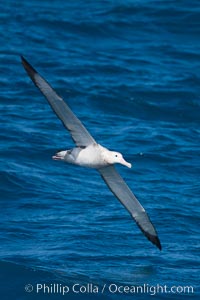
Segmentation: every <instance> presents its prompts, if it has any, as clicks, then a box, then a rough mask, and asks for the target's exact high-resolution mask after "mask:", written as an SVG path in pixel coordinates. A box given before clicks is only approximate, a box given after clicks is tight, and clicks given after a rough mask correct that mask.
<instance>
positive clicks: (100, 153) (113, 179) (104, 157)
mask: <svg viewBox="0 0 200 300" xmlns="http://www.w3.org/2000/svg"><path fill="white" fill-rule="evenodd" d="M21 59H22V64H23V66H24V68H25V70H26V72H27V74H28V75H29V77H30V78H31V79H32V81H33V83H34V84H35V85H36V87H37V88H38V89H39V90H40V91H41V93H42V94H43V95H44V97H45V98H46V99H47V101H48V103H49V104H50V106H51V108H52V109H53V111H54V112H55V114H56V115H57V117H58V118H59V119H60V120H61V121H62V123H63V125H64V127H66V128H67V130H68V131H69V132H70V134H71V137H72V139H73V141H74V143H75V144H76V147H75V148H73V149H70V150H65V151H60V152H58V153H56V154H55V155H54V156H53V157H52V158H53V159H54V160H59V161H63V162H66V163H70V164H75V165H79V166H83V167H89V168H94V169H96V170H97V171H98V172H99V173H100V175H101V177H102V178H103V180H104V181H105V183H106V184H107V186H108V187H109V189H110V190H111V191H112V192H113V194H114V195H115V196H116V197H117V198H118V200H119V201H120V202H121V203H122V204H123V206H124V207H125V208H126V209H127V210H128V212H129V213H130V215H131V216H132V218H133V219H134V220H135V222H136V224H137V225H138V227H139V228H140V230H141V231H142V232H143V234H144V235H145V236H146V237H147V239H148V240H149V241H151V242H152V243H153V244H154V245H156V246H157V247H158V248H159V249H160V250H161V243H160V240H159V238H158V234H157V232H156V229H155V228H154V226H153V224H152V222H151V220H150V218H149V216H148V215H147V213H146V211H145V209H144V208H143V206H142V205H141V204H140V202H139V201H138V200H137V198H136V197H135V196H134V194H133V193H132V191H131V190H130V189H129V187H128V185H127V184H126V183H125V181H124V180H123V179H122V177H121V176H120V174H119V173H118V172H117V170H116V168H115V166H114V165H115V164H122V165H124V166H126V167H128V168H131V164H130V163H129V162H127V161H126V160H125V159H124V158H123V156H122V154H121V153H119V152H115V151H110V150H108V149H107V148H105V147H103V146H101V145H100V144H98V143H97V142H96V141H95V139H94V138H93V137H92V136H91V134H90V133H89V132H88V131H87V129H86V128H85V126H84V125H83V124H82V123H81V121H80V120H79V119H78V118H77V117H76V115H75V114H74V113H73V112H72V111H71V109H70V108H69V106H68V105H67V104H66V102H65V101H64V100H63V99H62V98H61V97H60V96H59V95H58V94H57V93H56V91H55V90H54V89H53V88H52V87H51V86H50V84H49V83H48V82H47V81H46V80H45V79H44V78H43V77H42V76H40V74H39V73H38V72H37V71H36V70H35V69H34V68H33V67H32V66H31V64H30V63H29V62H28V61H27V60H26V59H25V58H24V57H23V56H22V57H21Z"/></svg>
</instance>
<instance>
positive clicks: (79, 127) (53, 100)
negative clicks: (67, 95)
mask: <svg viewBox="0 0 200 300" xmlns="http://www.w3.org/2000/svg"><path fill="white" fill-rule="evenodd" d="M21 59H22V63H23V66H24V68H25V70H26V72H27V74H28V75H29V77H30V78H31V79H32V81H33V83H34V84H35V85H36V86H37V87H38V88H39V90H40V91H41V93H42V94H43V95H44V96H45V98H46V99H47V101H48V102H49V104H50V106H51V107H52V109H53V111H54V112H55V113H56V115H57V116H58V118H59V119H60V120H61V121H62V123H63V125H64V126H65V127H66V128H67V129H68V130H69V132H70V134H71V136H72V139H73V141H74V142H75V143H76V145H77V146H78V147H81V146H85V147H87V146H89V145H90V144H93V143H96V142H95V140H94V139H93V137H92V136H91V135H90V133H89V132H88V131H87V129H86V128H85V127H84V126H83V124H82V123H81V121H80V120H79V119H78V118H77V117H76V116H75V114H74V113H73V112H72V111H71V109H70V108H69V107H68V105H67V104H66V103H65V102H64V100H63V99H62V98H61V97H60V96H58V94H57V93H56V92H55V91H54V90H53V89H52V87H51V86H50V85H49V84H48V82H47V81H46V80H45V79H44V78H42V77H41V76H40V75H39V74H38V73H37V71H36V70H35V69H34V68H33V67H32V66H31V65H30V64H29V63H28V62H27V60H26V59H25V58H24V57H23V56H22V57H21Z"/></svg>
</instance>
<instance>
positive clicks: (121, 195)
mask: <svg viewBox="0 0 200 300" xmlns="http://www.w3.org/2000/svg"><path fill="white" fill-rule="evenodd" d="M98 171H99V173H100V174H101V176H102V178H103V179H104V181H105V183H106V184H107V185H108V187H109V189H110V190H111V191H112V192H113V194H114V195H115V196H116V197H117V198H118V199H119V201H120V202H121V203H122V204H123V205H124V207H125V208H126V209H127V210H128V211H129V213H130V214H131V216H132V217H133V219H134V220H135V221H136V223H137V225H138V226H139V228H140V229H141V231H142V232H143V233H144V235H145V236H146V237H147V238H148V240H149V241H151V242H152V243H153V244H155V245H156V246H157V247H158V248H159V249H160V250H161V249H162V247H161V244H160V240H159V238H158V235H157V232H156V230H155V228H154V226H153V224H152V223H151V221H150V219H149V217H148V215H147V213H146V211H145V209H144V208H143V207H142V205H141V204H140V202H139V201H138V200H137V198H136V197H135V196H134V194H133V193H132V192H131V190H130V189H129V187H128V186H127V184H126V183H125V181H124V180H123V179H122V177H121V176H120V175H119V173H118V172H117V171H116V169H115V167H114V166H113V165H110V166H108V167H103V168H100V169H98Z"/></svg>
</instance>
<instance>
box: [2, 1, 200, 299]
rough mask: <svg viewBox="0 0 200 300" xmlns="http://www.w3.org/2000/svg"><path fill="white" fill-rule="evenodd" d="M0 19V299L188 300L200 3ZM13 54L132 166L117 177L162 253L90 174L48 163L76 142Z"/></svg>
mask: <svg viewBox="0 0 200 300" xmlns="http://www.w3.org/2000/svg"><path fill="white" fill-rule="evenodd" d="M0 20H1V25H0V26H1V27H0V28H1V34H0V63H1V72H0V81H1V92H0V93H1V100H0V110H1V130H0V138H1V150H0V151H1V155H0V160H1V174H0V176H1V193H0V195H1V198H0V203H1V222H0V229H1V230H0V241H1V242H0V266H1V281H0V282H1V285H2V287H1V295H2V296H1V299H3V300H5V299H9V300H10V299H17V300H18V299H20V300H21V299H32V298H34V299H43V298H44V299H46V298H48V297H50V296H51V297H52V299H62V298H63V299H64V298H65V299H112V298H117V299H126V298H127V297H128V298H129V296H130V297H140V298H141V299H146V298H147V299H148V298H149V297H150V295H149V294H148V293H146V294H142V295H141V294H140V295H130V294H120V293H115V294H111V293H105V294H104V295H102V294H98V295H92V294H91V293H89V294H76V295H75V294H73V293H71V294H68V295H65V297H63V296H62V295H59V294H54V295H47V294H46V295H44V294H42V293H39V294H36V292H35V291H33V292H32V293H26V292H25V290H24V286H25V284H32V285H33V286H34V287H35V284H36V283H39V282H44V283H49V284H50V283H54V282H56V283H57V282H58V283H59V284H65V285H72V284H74V283H77V282H78V283H80V284H87V283H93V284H97V285H100V286H103V285H104V284H107V285H109V284H110V283H115V284H118V285H124V286H125V285H134V286H137V285H144V284H149V285H157V284H159V285H168V286H169V287H170V286H186V285H189V286H193V288H194V294H192V293H190V295H186V296H185V297H187V299H189V298H190V296H191V298H192V299H199V297H198V288H199V253H200V252H199V223H200V219H199V213H200V209H199V194H200V188H199V173H200V167H199V165H200V164H199V133H200V126H199V125H200V124H199V123H200V98H199V92H200V88H199V86H200V71H199V70H200V54H199V53H200V39H199V36H200V5H199V1H194V0H193V1H186V0H185V1H184V0H183V1H171V0H170V1H150V0H143V1H142V0H141V1H139V0H137V1H81V0H79V1H55V0H52V1H38V0H32V1H17V2H14V1H12V0H7V1H6V2H4V1H2V2H1V3H0ZM20 55H24V56H25V57H26V58H27V59H28V60H29V61H30V62H31V63H32V64H33V65H34V67H35V68H37V70H38V71H39V72H40V73H41V74H42V75H43V76H44V77H45V78H46V79H47V80H48V81H49V82H50V83H51V84H52V85H53V87H54V88H55V89H56V90H57V92H58V93H59V94H60V95H62V96H63V98H64V99H65V100H66V101H67V103H68V104H69V105H70V107H71V108H72V109H73V111H74V112H75V114H77V116H78V117H79V118H80V119H81V120H82V122H83V123H84V124H85V126H86V127H87V128H88V130H89V131H90V132H91V134H92V135H93V136H94V137H95V139H96V140H97V141H98V142H99V143H101V144H102V145H104V146H107V147H108V148H110V149H115V150H118V151H120V152H122V153H123V155H124V157H125V159H126V160H127V161H129V162H131V163H132V164H133V168H132V169H128V168H125V167H123V166H119V167H118V168H117V169H118V171H119V172H120V174H121V175H122V176H123V177H124V179H125V180H126V182H127V183H128V184H129V186H130V188H131V189H132V190H133V192H134V193H135V195H136V196H137V198H138V199H139V200H140V201H141V203H142V205H143V206H144V207H145V209H146V210H147V212H148V214H149V215H150V217H151V220H152V221H153V223H154V225H155V226H156V229H157V231H158V234H159V237H160V240H161V242H162V246H163V251H162V252H159V250H158V249H156V248H155V247H154V246H153V245H152V244H151V243H149V242H148V241H147V239H146V238H145V237H144V236H143V235H142V234H141V232H140V230H139V229H138V228H137V226H136V224H135V223H134V221H133V220H132V219H131V217H130V216H129V214H128V213H127V211H126V210H125V209H124V208H123V207H122V206H121V204H120V203H119V202H118V201H117V199H115V197H114V196H113V195H112V194H111V193H110V191H109V190H108V188H107V187H106V186H105V184H104V182H103V181H102V180H101V178H100V176H99V175H98V174H97V172H96V171H95V170H89V169H84V168H78V167H76V166H70V165H65V164H62V163H59V162H56V161H52V159H51V157H52V155H54V153H55V152H56V151H57V150H58V149H70V148H71V147H73V143H72V140H71V138H70V136H69V134H68V132H67V131H66V130H65V129H64V128H63V126H62V124H61V123H60V121H59V120H58V119H57V117H56V116H55V115H54V114H53V112H52V111H51V108H50V107H49V106H48V104H47V102H46V100H45V99H44V98H43V97H42V95H41V94H40V93H39V92H38V90H37V89H36V88H35V86H34V85H33V83H32V82H31V81H30V79H29V78H28V76H27V74H26V73H25V71H24V69H23V68H22V65H21V62H20ZM181 296H183V295H181ZM181 296H180V294H178V293H176V294H174V295H173V297H174V298H173V299H180V297H181ZM168 298H170V296H169V294H166V293H165V294H164V293H161V292H160V293H159V294H157V299H168ZM48 299H49V298H48Z"/></svg>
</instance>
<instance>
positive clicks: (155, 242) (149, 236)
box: [145, 233, 162, 251]
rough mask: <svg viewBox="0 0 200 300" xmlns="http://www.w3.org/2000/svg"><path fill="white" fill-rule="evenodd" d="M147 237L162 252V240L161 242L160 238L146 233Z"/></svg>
mask: <svg viewBox="0 0 200 300" xmlns="http://www.w3.org/2000/svg"><path fill="white" fill-rule="evenodd" d="M145 235H146V237H147V238H148V240H149V241H150V242H152V244H154V245H155V246H156V247H157V248H158V249H159V250H160V251H161V250H162V246H161V243H160V240H159V238H158V236H156V235H152V234H148V233H145Z"/></svg>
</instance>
